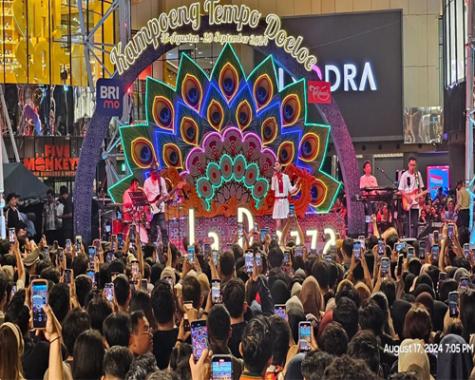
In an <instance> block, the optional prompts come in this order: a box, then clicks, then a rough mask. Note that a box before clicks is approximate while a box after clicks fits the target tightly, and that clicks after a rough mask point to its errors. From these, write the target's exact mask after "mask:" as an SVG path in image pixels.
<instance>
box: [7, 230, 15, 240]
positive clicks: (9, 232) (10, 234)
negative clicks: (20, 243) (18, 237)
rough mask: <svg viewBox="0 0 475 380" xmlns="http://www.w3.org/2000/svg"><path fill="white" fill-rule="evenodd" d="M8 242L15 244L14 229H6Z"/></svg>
mask: <svg viewBox="0 0 475 380" xmlns="http://www.w3.org/2000/svg"><path fill="white" fill-rule="evenodd" d="M8 241H9V242H10V243H15V229H14V228H9V229H8Z"/></svg>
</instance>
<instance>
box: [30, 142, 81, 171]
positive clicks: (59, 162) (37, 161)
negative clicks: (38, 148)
mask: <svg viewBox="0 0 475 380" xmlns="http://www.w3.org/2000/svg"><path fill="white" fill-rule="evenodd" d="M78 163H79V157H71V147H70V145H69V144H67V143H64V144H44V148H43V152H42V153H38V152H37V153H36V157H24V158H23V165H25V167H26V168H27V169H28V170H30V171H31V172H33V174H34V175H36V176H37V177H74V176H75V175H76V169H77V167H78Z"/></svg>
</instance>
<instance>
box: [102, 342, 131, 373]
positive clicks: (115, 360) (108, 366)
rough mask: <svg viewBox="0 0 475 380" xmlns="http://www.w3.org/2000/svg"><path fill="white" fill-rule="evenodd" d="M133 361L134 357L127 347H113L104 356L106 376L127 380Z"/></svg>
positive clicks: (103, 365)
mask: <svg viewBox="0 0 475 380" xmlns="http://www.w3.org/2000/svg"><path fill="white" fill-rule="evenodd" d="M133 359H134V356H133V355H132V353H131V352H130V351H129V349H128V348H126V347H122V346H113V347H111V348H109V349H108V350H107V352H106V354H105V355H104V362H103V364H102V367H103V370H104V375H106V376H113V377H116V378H118V379H123V378H125V375H126V374H127V372H128V371H129V368H130V364H132V360H133Z"/></svg>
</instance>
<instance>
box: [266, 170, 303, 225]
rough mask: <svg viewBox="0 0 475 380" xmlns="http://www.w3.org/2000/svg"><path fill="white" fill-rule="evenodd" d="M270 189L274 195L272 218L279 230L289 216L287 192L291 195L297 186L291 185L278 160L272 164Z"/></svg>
mask: <svg viewBox="0 0 475 380" xmlns="http://www.w3.org/2000/svg"><path fill="white" fill-rule="evenodd" d="M271 190H272V191H274V195H275V199H274V210H273V212H272V219H274V220H275V223H276V231H279V230H280V229H281V227H282V226H283V225H285V224H286V221H287V218H288V217H289V194H290V195H292V194H293V193H295V192H296V191H297V186H292V183H291V182H290V178H289V176H288V175H287V174H285V173H282V165H281V164H280V162H279V161H276V162H275V164H274V175H273V176H272V185H271Z"/></svg>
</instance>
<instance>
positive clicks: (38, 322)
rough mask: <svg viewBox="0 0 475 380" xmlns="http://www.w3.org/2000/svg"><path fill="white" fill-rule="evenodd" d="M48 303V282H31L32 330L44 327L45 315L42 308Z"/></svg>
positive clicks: (40, 280)
mask: <svg viewBox="0 0 475 380" xmlns="http://www.w3.org/2000/svg"><path fill="white" fill-rule="evenodd" d="M47 303H48V281H46V280H42V279H39V280H33V281H32V282H31V307H32V310H33V328H35V329H44V328H45V327H46V313H45V312H44V310H43V306H45V305H46V304H47Z"/></svg>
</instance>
